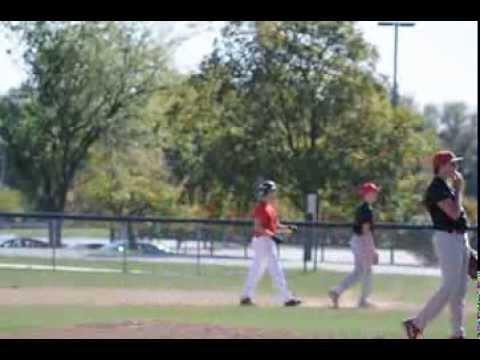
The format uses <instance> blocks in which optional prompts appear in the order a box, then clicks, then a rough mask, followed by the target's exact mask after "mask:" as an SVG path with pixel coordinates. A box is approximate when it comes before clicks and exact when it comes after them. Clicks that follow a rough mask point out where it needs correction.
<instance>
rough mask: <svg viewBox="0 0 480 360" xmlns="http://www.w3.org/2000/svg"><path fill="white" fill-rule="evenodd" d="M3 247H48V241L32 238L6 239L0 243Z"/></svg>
mask: <svg viewBox="0 0 480 360" xmlns="http://www.w3.org/2000/svg"><path fill="white" fill-rule="evenodd" d="M0 247H3V248H48V247H49V245H48V243H46V242H44V241H40V240H37V239H31V238H24V237H21V238H14V239H9V240H5V241H4V242H2V243H1V244H0Z"/></svg>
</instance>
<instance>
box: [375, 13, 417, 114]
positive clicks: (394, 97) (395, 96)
mask: <svg viewBox="0 0 480 360" xmlns="http://www.w3.org/2000/svg"><path fill="white" fill-rule="evenodd" d="M378 25H379V26H393V27H394V30H395V50H394V51H395V53H394V59H393V94H392V105H393V106H394V107H397V105H398V84H397V62H398V60H397V58H398V28H399V27H400V26H401V27H413V26H415V23H407V22H398V21H396V22H379V23H378Z"/></svg>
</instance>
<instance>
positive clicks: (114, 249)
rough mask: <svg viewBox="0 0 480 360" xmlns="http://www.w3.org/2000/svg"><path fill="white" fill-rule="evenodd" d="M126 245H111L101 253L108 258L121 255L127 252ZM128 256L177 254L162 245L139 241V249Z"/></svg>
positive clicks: (131, 251)
mask: <svg viewBox="0 0 480 360" xmlns="http://www.w3.org/2000/svg"><path fill="white" fill-rule="evenodd" d="M126 244H127V243H126V242H125V241H118V242H114V243H110V244H108V245H105V246H103V247H102V248H101V253H102V254H103V255H106V256H108V255H111V256H115V255H121V254H123V252H124V251H125V247H126ZM128 255H129V256H172V255H175V252H174V251H172V250H170V249H169V248H167V247H165V246H162V245H157V244H151V243H148V242H145V241H138V242H137V248H136V249H132V250H129V251H128Z"/></svg>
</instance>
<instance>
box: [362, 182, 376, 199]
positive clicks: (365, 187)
mask: <svg viewBox="0 0 480 360" xmlns="http://www.w3.org/2000/svg"><path fill="white" fill-rule="evenodd" d="M379 191H380V187H378V186H377V185H375V184H374V183H373V182H366V183H363V184H362V185H361V186H360V188H359V190H358V192H359V194H360V195H361V196H365V195H367V194H368V193H370V192H379Z"/></svg>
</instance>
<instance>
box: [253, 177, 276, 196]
mask: <svg viewBox="0 0 480 360" xmlns="http://www.w3.org/2000/svg"><path fill="white" fill-rule="evenodd" d="M274 191H277V185H276V184H275V182H273V181H272V180H266V181H263V182H262V183H261V184H260V185H258V187H257V196H258V197H259V198H261V197H263V196H265V195H268V194H270V193H271V192H274Z"/></svg>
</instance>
